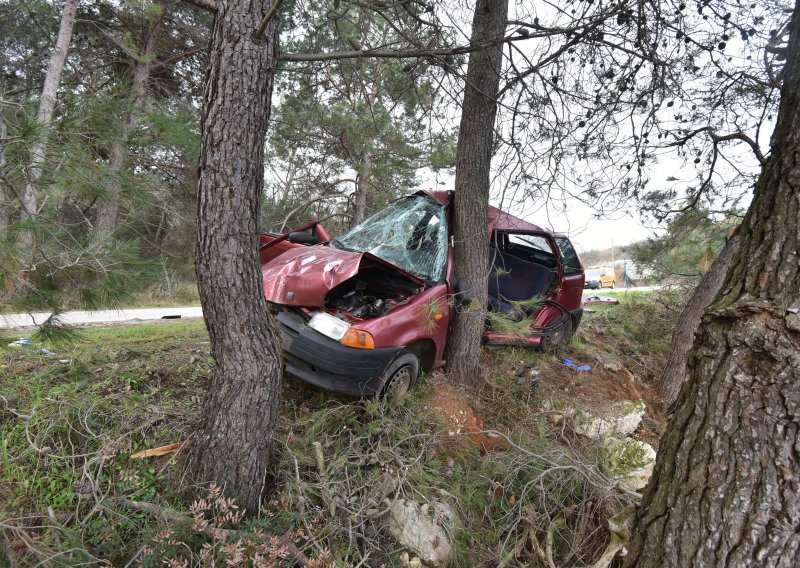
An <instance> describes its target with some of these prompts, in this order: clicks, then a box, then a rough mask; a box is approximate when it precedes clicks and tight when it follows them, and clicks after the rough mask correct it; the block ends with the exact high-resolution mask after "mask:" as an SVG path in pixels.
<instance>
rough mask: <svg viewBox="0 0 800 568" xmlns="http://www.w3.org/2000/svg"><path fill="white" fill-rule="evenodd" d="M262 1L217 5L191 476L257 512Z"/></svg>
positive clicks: (202, 208) (268, 63)
mask: <svg viewBox="0 0 800 568" xmlns="http://www.w3.org/2000/svg"><path fill="white" fill-rule="evenodd" d="M269 9H270V5H269V3H264V2H260V1H258V0H231V1H228V2H220V3H219V8H218V11H217V13H216V18H215V20H214V28H213V32H212V39H211V49H210V66H209V70H208V75H207V77H206V86H205V94H204V106H203V134H202V144H201V153H200V181H199V184H198V210H197V253H196V255H197V283H198V288H199V291H200V299H201V301H202V304H203V313H204V315H205V318H206V325H207V326H208V331H209V334H210V337H211V347H212V352H213V355H214V358H215V360H216V366H215V367H214V370H213V372H212V375H211V381H210V384H209V392H208V395H207V398H206V401H205V406H204V412H203V422H202V425H201V428H200V432H199V433H198V436H197V442H196V443H195V445H194V446H193V448H192V455H191V464H190V469H191V473H192V475H193V477H194V479H195V480H196V481H198V482H207V481H214V482H216V483H218V484H220V485H223V486H224V487H225V489H226V491H227V492H228V493H229V494H230V495H233V496H236V497H238V498H239V499H240V502H241V503H242V504H243V505H244V506H245V507H246V508H247V510H248V511H250V512H256V511H257V510H258V507H259V502H260V496H261V494H262V492H263V489H264V483H265V475H266V471H267V467H268V465H269V462H270V456H271V450H272V439H273V430H274V427H275V422H276V419H277V415H278V399H279V395H280V379H281V347H280V340H279V335H278V331H277V329H276V327H275V325H274V322H273V321H272V318H271V317H270V315H269V313H268V311H267V303H266V300H265V299H264V293H263V291H262V288H261V270H260V265H259V262H258V238H259V233H258V217H259V206H260V199H261V192H262V189H263V179H264V141H265V137H266V133H267V123H268V120H269V110H270V97H271V93H272V84H273V75H274V71H275V50H276V41H277V31H278V27H277V24H278V23H277V20H276V19H273V20H272V21H271V22H270V23H269V25H268V26H267V28H266V31H265V33H264V36H263V38H262V39H261V40H259V41H256V40H254V38H253V32H254V30H256V28H257V27H258V25H259V23H260V22H261V20H262V19H263V18H264V16H265V14H266V13H267V11H268V10H269Z"/></svg>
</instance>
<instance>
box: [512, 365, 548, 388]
mask: <svg viewBox="0 0 800 568" xmlns="http://www.w3.org/2000/svg"><path fill="white" fill-rule="evenodd" d="M512 372H513V373H514V376H515V377H516V378H517V382H518V383H519V384H521V385H526V384H527V385H530V389H531V391H533V392H534V393H537V392H539V381H540V380H541V378H542V377H541V373H539V371H538V369H535V368H534V367H533V365H528V364H525V363H523V362H521V361H520V362H519V363H518V364H516V365H514V367H513V368H512Z"/></svg>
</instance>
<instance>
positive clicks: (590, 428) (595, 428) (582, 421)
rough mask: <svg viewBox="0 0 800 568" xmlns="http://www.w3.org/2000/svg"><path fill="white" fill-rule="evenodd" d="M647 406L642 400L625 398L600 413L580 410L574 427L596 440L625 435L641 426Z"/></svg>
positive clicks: (574, 421) (576, 415) (579, 432)
mask: <svg viewBox="0 0 800 568" xmlns="http://www.w3.org/2000/svg"><path fill="white" fill-rule="evenodd" d="M646 408H647V407H646V406H645V404H644V402H642V401H641V400H623V401H620V402H617V403H614V404H612V405H611V406H610V407H609V408H608V409H607V410H606V411H605V412H602V413H599V414H589V413H587V412H579V413H576V414H575V417H574V418H573V423H574V428H575V431H576V432H577V433H578V434H583V435H584V436H587V437H589V438H592V439H594V440H603V439H605V438H608V437H609V436H618V437H624V436H627V435H629V434H631V433H633V431H634V430H636V428H638V427H639V423H640V422H641V421H642V416H644V411H645V409H646Z"/></svg>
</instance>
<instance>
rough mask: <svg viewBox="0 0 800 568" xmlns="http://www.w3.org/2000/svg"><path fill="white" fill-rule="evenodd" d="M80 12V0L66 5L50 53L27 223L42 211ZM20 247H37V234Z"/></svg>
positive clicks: (26, 197)
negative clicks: (51, 139)
mask: <svg viewBox="0 0 800 568" xmlns="http://www.w3.org/2000/svg"><path fill="white" fill-rule="evenodd" d="M77 12H78V0H67V1H66V2H65V4H64V11H63V12H62V13H61V25H60V26H59V29H58V37H57V38H56V45H55V47H53V51H52V53H51V54H50V60H49V61H48V63H47V73H46V74H45V78H44V87H42V96H41V98H40V99H39V113H38V117H37V118H38V120H39V122H40V123H41V124H42V125H43V127H44V128H45V130H44V132H43V133H42V134H41V135H40V136H39V138H38V140H36V141H35V142H34V143H33V144H32V145H31V155H30V162H29V164H28V176H27V177H28V180H27V182H26V183H25V187H24V189H23V190H22V196H21V200H22V203H21V204H20V205H21V212H20V217H21V220H22V221H23V222H24V221H27V220H29V219H34V218H35V217H36V213H37V212H38V209H39V196H38V190H37V187H36V184H37V182H38V181H39V178H40V177H41V175H42V165H43V164H44V160H45V149H46V147H47V139H48V132H49V128H50V121H51V120H53V111H54V110H55V107H56V95H57V94H58V87H59V85H60V84H61V73H62V72H63V71H64V63H65V62H66V60H67V52H68V51H69V44H70V41H71V40H72V30H73V28H74V27H75V14H76V13H77ZM20 244H22V245H23V246H24V247H26V248H28V249H30V248H31V247H32V246H33V233H32V232H30V231H23V232H22V233H21V234H20Z"/></svg>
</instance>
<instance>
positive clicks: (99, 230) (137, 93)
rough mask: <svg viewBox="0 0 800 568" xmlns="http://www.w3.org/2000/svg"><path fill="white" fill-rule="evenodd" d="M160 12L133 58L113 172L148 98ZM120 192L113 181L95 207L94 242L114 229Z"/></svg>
mask: <svg viewBox="0 0 800 568" xmlns="http://www.w3.org/2000/svg"><path fill="white" fill-rule="evenodd" d="M161 10H162V12H161V14H160V15H159V16H158V17H157V18H156V20H155V21H153V23H152V24H151V25H150V26H149V29H148V30H147V31H146V33H145V38H144V44H143V45H142V46H141V53H140V57H139V58H137V59H136V62H135V64H134V67H133V81H132V82H131V98H132V100H133V106H132V107H131V108H130V110H129V111H128V114H127V116H126V118H125V122H124V123H123V126H122V132H121V133H120V136H119V139H118V140H116V141H115V142H114V144H113V145H112V147H111V158H110V160H109V164H108V166H109V169H110V170H111V171H112V172H122V171H124V170H125V161H126V160H127V159H128V149H129V144H128V137H129V136H130V134H131V132H133V131H134V130H136V127H137V126H139V121H140V117H141V115H140V111H141V109H142V107H143V106H144V103H145V100H146V98H147V84H148V82H149V81H150V74H151V73H152V71H153V63H154V58H155V55H156V47H157V46H158V39H159V36H160V35H161V23H162V20H163V10H164V8H163V6H162V7H161ZM119 192H120V187H119V182H118V181H117V180H116V179H113V178H112V180H111V186H110V187H109V189H108V192H107V195H106V196H105V197H104V198H103V200H102V201H100V203H99V205H98V207H97V216H96V218H95V223H94V237H95V239H105V238H107V237H108V236H110V235H111V234H112V233H113V232H114V230H115V229H116V228H117V217H118V216H119Z"/></svg>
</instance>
